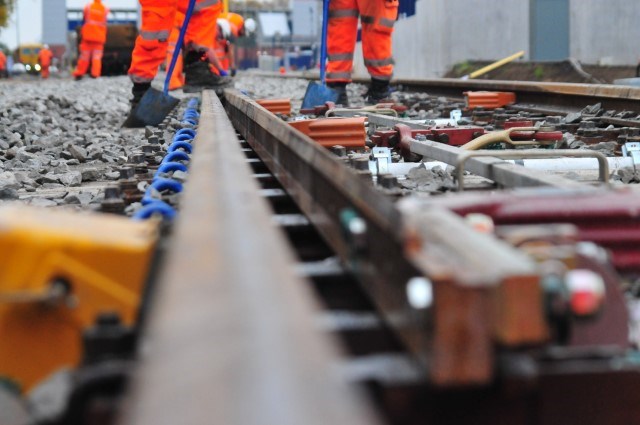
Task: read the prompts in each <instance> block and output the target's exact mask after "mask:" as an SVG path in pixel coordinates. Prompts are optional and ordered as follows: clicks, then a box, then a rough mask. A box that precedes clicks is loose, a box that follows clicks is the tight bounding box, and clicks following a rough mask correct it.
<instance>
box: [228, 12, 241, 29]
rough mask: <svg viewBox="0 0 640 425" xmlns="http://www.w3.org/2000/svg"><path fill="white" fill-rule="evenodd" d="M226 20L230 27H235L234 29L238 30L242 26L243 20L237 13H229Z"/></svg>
mask: <svg viewBox="0 0 640 425" xmlns="http://www.w3.org/2000/svg"><path fill="white" fill-rule="evenodd" d="M226 18H227V21H229V22H230V23H231V25H235V27H236V28H238V29H241V28H242V26H243V25H244V18H243V17H242V16H240V15H238V14H237V13H233V12H229V13H228V14H227V16H226Z"/></svg>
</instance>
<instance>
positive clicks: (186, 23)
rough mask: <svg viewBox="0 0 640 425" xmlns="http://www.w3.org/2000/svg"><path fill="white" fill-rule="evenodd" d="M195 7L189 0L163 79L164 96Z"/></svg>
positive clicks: (194, 2)
mask: <svg viewBox="0 0 640 425" xmlns="http://www.w3.org/2000/svg"><path fill="white" fill-rule="evenodd" d="M195 6H196V0H189V6H188V7H187V13H186V14H185V15H184V21H183V22H182V27H181V28H180V35H179V36H178V41H176V47H175V48H174V49H173V56H172V57H171V63H170V64H169V69H168V70H167V77H166V78H165V79H164V90H163V91H164V94H169V82H170V81H171V76H172V75H173V69H174V68H175V67H176V62H177V61H178V55H179V54H180V50H182V42H183V41H184V35H185V33H186V32H187V27H188V26H189V21H190V20H191V15H192V14H193V9H194V7H195Z"/></svg>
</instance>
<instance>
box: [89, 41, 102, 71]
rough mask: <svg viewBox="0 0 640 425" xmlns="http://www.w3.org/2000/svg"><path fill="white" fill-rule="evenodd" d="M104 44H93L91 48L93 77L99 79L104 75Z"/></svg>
mask: <svg viewBox="0 0 640 425" xmlns="http://www.w3.org/2000/svg"><path fill="white" fill-rule="evenodd" d="M103 52H104V44H102V43H92V47H91V76H92V77H93V78H98V77H99V76H100V75H101V74H102V54H103Z"/></svg>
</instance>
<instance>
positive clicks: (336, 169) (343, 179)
mask: <svg viewBox="0 0 640 425" xmlns="http://www.w3.org/2000/svg"><path fill="white" fill-rule="evenodd" d="M225 98H226V102H227V104H226V109H227V111H228V113H229V115H230V117H231V119H232V121H233V123H234V125H235V127H236V128H237V129H238V130H239V131H240V132H241V133H242V135H243V136H244V137H245V139H246V140H247V142H248V143H249V145H251V147H252V148H253V149H254V150H255V151H256V153H257V154H258V155H259V156H260V157H261V159H262V160H263V161H264V162H265V164H266V165H267V167H268V168H269V169H270V170H271V172H272V173H273V174H274V175H275V176H276V178H277V179H278V180H279V181H280V183H281V184H282V186H283V187H284V188H285V190H286V191H287V192H288V193H289V195H290V196H291V197H292V198H293V199H294V200H295V201H296V203H297V204H298V206H299V207H300V209H301V210H302V211H303V212H304V213H305V215H306V216H307V217H308V218H309V220H310V221H311V222H312V223H313V224H314V225H315V226H316V228H317V229H318V231H319V232H320V234H321V235H322V236H323V237H324V238H325V240H326V241H327V242H328V244H329V245H330V246H331V247H332V249H333V250H334V251H335V252H336V253H337V255H338V256H339V257H340V258H341V259H342V260H343V262H344V263H345V265H346V266H347V267H348V268H349V270H350V271H351V272H352V273H353V274H354V275H355V276H356V277H357V278H358V280H359V281H360V283H361V286H362V288H363V289H364V290H365V292H366V293H367V294H368V295H369V297H370V298H371V299H372V301H373V302H374V304H375V305H376V307H377V308H378V310H379V311H381V312H382V314H383V316H384V318H385V319H386V322H387V323H388V324H389V326H390V327H391V328H392V329H393V330H394V331H395V333H396V334H397V335H398V337H399V338H400V339H401V340H402V341H403V342H404V344H405V346H406V347H407V348H408V349H409V351H410V352H411V353H412V354H413V355H414V357H416V358H417V359H418V360H419V361H420V362H421V363H422V364H423V365H424V366H426V367H427V370H428V372H429V376H430V378H431V379H432V382H434V383H435V384H437V385H442V386H448V385H462V384H469V383H473V384H488V383H489V382H490V381H491V379H492V378H493V364H494V357H493V348H492V347H494V346H495V344H496V342H497V341H496V339H498V340H499V342H497V343H499V344H502V347H512V346H517V345H518V344H522V343H525V341H526V343H533V344H536V343H541V342H542V341H543V340H544V338H545V336H546V330H545V325H544V324H543V319H542V312H543V308H542V306H541V305H540V299H539V297H535V296H534V297H532V296H518V295H517V294H520V295H523V294H525V293H526V294H531V293H532V289H533V292H534V293H539V292H540V291H539V288H538V287H537V280H536V270H535V267H534V266H532V263H531V261H530V260H529V259H527V258H526V257H525V256H522V255H521V254H520V253H518V252H517V250H515V249H514V248H512V247H510V246H508V245H507V244H505V243H503V242H500V241H498V240H496V239H495V238H493V237H491V236H488V235H479V236H473V237H472V236H469V234H470V233H471V232H472V230H471V229H470V228H469V227H468V226H466V225H465V223H464V221H463V220H462V219H460V218H454V217H453V216H454V214H453V213H450V212H448V211H441V212H439V213H436V212H433V213H432V214H430V215H428V216H423V215H422V214H423V211H412V210H411V208H408V209H403V210H402V211H400V210H398V209H397V208H396V205H395V204H394V203H393V201H392V200H391V199H389V198H388V197H385V196H384V195H383V194H382V193H381V192H379V191H377V190H375V188H373V187H372V186H371V184H370V183H369V182H366V181H365V180H363V179H362V178H358V175H357V174H356V173H355V172H354V171H352V170H351V169H349V168H348V167H346V166H345V165H344V164H343V163H342V161H340V160H339V159H338V158H337V157H335V156H334V155H332V154H330V153H329V152H328V151H327V150H326V149H324V148H322V147H321V146H320V145H318V144H317V143H315V142H314V141H313V140H311V139H310V138H308V137H307V136H305V135H304V134H302V133H301V132H299V131H297V130H295V129H294V128H292V127H291V126H289V125H287V124H286V123H285V122H283V121H282V120H279V119H277V118H276V117H275V116H274V115H273V114H271V113H270V112H268V111H267V110H266V109H264V108H262V107H261V106H260V105H258V104H257V103H255V102H253V101H251V100H250V99H249V98H247V97H246V96H244V95H242V94H240V93H239V92H237V91H234V90H226V91H225ZM416 217H417V220H412V219H413V218H416ZM440 228H446V229H447V232H446V234H443V233H437V232H436V231H435V230H434V229H440ZM419 235H421V236H419ZM451 235H454V236H451ZM414 236H416V237H418V238H422V237H424V244H425V246H427V247H428V248H427V251H425V252H422V253H421V254H418V253H416V254H415V255H409V254H408V251H410V250H411V249H413V248H415V247H416V246H417V245H418V242H417V239H415V238H414ZM447 237H451V238H452V239H450V240H448V241H447V240H446V239H447ZM463 241H464V242H463ZM472 241H473V246H474V247H476V248H477V250H476V251H475V252H483V253H491V254H488V255H487V257H483V260H482V261H481V263H480V264H479V263H478V261H477V260H478V259H477V258H475V256H473V255H470V253H469V245H468V244H471V243H472ZM436 247H446V248H443V249H442V250H440V249H438V248H436ZM505 258H509V259H510V260H509V261H504V260H503V259H505ZM417 276H426V277H428V278H429V279H431V280H432V281H433V282H434V287H436V288H437V291H438V292H437V293H436V299H435V301H434V305H435V307H434V309H433V310H431V309H429V308H426V309H422V308H419V307H416V305H415V303H413V302H412V299H411V297H410V296H409V295H408V292H407V291H408V290H409V287H410V286H411V282H412V280H411V278H414V277H417ZM504 282H509V286H510V287H511V288H512V290H513V292H512V293H511V294H512V295H513V296H509V297H501V298H500V299H501V300H503V301H504V303H505V305H507V304H508V305H509V308H507V309H506V310H503V311H509V312H510V313H509V314H506V315H504V316H503V317H501V318H500V319H499V320H497V322H496V323H494V325H493V329H496V333H492V332H477V333H476V332H475V331H476V330H478V327H477V325H478V318H477V317H474V316H473V314H469V312H466V313H464V312H462V311H460V309H464V308H465V307H464V306H470V305H473V306H474V308H472V309H471V310H473V311H485V312H490V313H489V314H490V315H491V314H493V313H491V312H492V309H493V308H494V307H495V306H496V304H491V303H489V304H487V300H488V299H490V298H491V297H488V298H487V297H485V296H484V295H483V294H495V293H500V292H501V291H502V290H503V283H504ZM438 294H449V295H451V294H457V295H452V296H453V298H451V299H455V298H457V299H462V298H464V299H465V300H466V304H464V306H462V304H461V306H459V308H458V307H455V306H451V305H449V301H448V300H450V299H449V298H448V297H447V296H446V295H443V297H438V296H437V295H438ZM519 303H521V304H520V305H519V306H517V307H516V306H515V305H516V304H519ZM503 307H504V306H503ZM524 312H527V313H526V316H527V317H526V318H523V317H521V315H522V314H524ZM496 314H497V313H496ZM433 315H437V316H438V317H439V318H441V319H442V320H433V318H434V316H433ZM453 316H455V318H453ZM496 317H497V316H496ZM525 322H526V323H528V325H526V326H524V327H523V326H522V324H523V323H525ZM452 324H453V326H450V325H452ZM463 329H464V330H463ZM497 329H499V330H497ZM515 329H518V332H515V331H514V330H515ZM460 332H461V333H463V334H464V335H468V336H469V338H467V339H466V340H465V341H464V342H461V341H460V339H459V338H458V336H457V335H459V334H460ZM473 353H479V356H474V355H473Z"/></svg>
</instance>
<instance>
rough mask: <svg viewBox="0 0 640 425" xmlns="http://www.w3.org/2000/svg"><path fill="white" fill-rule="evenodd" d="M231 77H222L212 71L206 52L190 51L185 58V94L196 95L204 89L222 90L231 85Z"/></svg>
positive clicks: (183, 89)
mask: <svg viewBox="0 0 640 425" xmlns="http://www.w3.org/2000/svg"><path fill="white" fill-rule="evenodd" d="M231 82H232V80H231V78H229V77H221V76H219V75H217V74H215V73H214V72H213V71H211V68H210V65H209V61H208V60H207V55H206V53H205V52H197V51H195V50H190V51H188V52H187V54H186V55H185V57H184V87H183V88H182V91H184V92H185V93H194V92H199V91H202V90H203V89H220V88H224V87H225V86H228V85H229V84H231Z"/></svg>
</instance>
